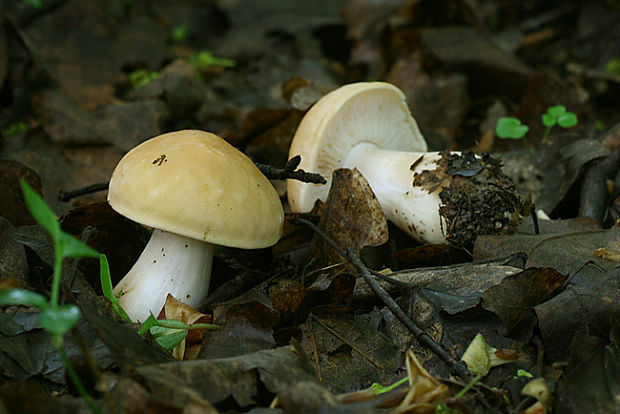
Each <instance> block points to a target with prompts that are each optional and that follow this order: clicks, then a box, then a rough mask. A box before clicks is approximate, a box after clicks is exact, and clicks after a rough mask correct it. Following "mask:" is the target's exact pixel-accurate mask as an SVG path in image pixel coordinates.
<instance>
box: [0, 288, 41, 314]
mask: <svg viewBox="0 0 620 414" xmlns="http://www.w3.org/2000/svg"><path fill="white" fill-rule="evenodd" d="M0 305H30V306H36V307H37V308H39V309H41V310H43V309H45V308H47V299H46V298H45V296H43V295H39V294H38V293H35V292H32V291H30V290H26V289H17V288H16V289H6V290H0Z"/></svg>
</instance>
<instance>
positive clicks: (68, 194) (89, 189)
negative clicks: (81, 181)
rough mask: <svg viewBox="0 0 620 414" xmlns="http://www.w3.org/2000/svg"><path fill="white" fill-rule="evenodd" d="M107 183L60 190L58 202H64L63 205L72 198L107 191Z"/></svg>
mask: <svg viewBox="0 0 620 414" xmlns="http://www.w3.org/2000/svg"><path fill="white" fill-rule="evenodd" d="M109 185H110V183H109V182H107V183H97V184H91V185H87V186H86V187H80V188H76V189H74V190H67V191H65V190H60V193H59V194H58V201H64V202H65V203H66V202H68V201H71V199H72V198H76V197H81V196H83V195H88V194H92V193H96V192H97V191H103V190H107V189H108V186H109Z"/></svg>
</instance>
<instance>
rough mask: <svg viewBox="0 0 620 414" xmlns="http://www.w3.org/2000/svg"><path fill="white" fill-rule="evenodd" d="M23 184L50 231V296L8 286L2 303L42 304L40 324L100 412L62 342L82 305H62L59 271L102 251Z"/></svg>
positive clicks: (33, 211) (37, 217)
mask: <svg viewBox="0 0 620 414" xmlns="http://www.w3.org/2000/svg"><path fill="white" fill-rule="evenodd" d="M20 185H21V187H22V192H23V194H24V200H25V202H26V206H27V207H28V210H29V211H30V214H32V217H33V218H34V219H35V220H36V222H37V223H38V224H39V225H40V226H41V227H43V228H44V229H45V230H46V231H47V232H48V233H49V234H50V236H51V238H52V242H53V244H54V253H55V261H54V271H53V279H52V291H51V294H50V298H49V300H48V299H47V298H46V297H45V296H43V295H40V294H38V293H36V292H32V291H29V290H26V289H5V290H2V291H0V305H30V306H35V307H37V308H39V310H40V312H39V324H40V325H41V327H42V328H43V329H44V330H46V331H47V332H49V333H50V334H51V337H52V344H53V345H54V348H56V351H57V352H58V354H59V355H60V357H61V358H62V361H63V363H64V365H65V368H66V370H67V373H68V374H69V377H70V378H71V381H72V382H73V384H74V385H75V388H76V389H77V390H78V392H79V393H80V394H81V395H82V397H83V398H84V400H85V401H86V403H87V404H88V406H89V407H90V409H91V410H92V411H93V412H95V413H99V409H98V408H97V406H96V405H95V403H94V402H93V400H92V399H91V397H90V395H88V392H87V391H86V389H85V388H84V386H83V385H82V382H81V381H80V378H79V376H78V375H77V373H76V372H75V370H74V369H73V366H72V365H71V362H70V361H69V359H68V358H67V355H66V353H65V349H64V346H63V337H64V334H65V333H67V332H69V331H70V330H71V329H72V328H73V327H74V326H75V325H76V324H77V323H78V321H79V320H80V316H81V312H80V308H78V307H77V306H76V305H74V304H72V303H66V304H63V305H60V304H59V293H60V275H61V270H62V263H63V261H64V259H66V258H78V257H93V258H98V257H100V255H99V253H98V252H97V251H95V250H93V249H91V248H90V247H88V246H86V245H85V244H83V243H82V242H80V241H79V240H78V239H76V238H74V237H73V236H71V235H70V234H68V233H65V232H64V231H62V230H61V229H60V224H59V223H58V219H57V218H56V216H55V215H54V213H53V212H52V210H51V209H50V207H49V206H48V205H47V204H46V203H45V201H43V199H42V198H41V196H39V194H37V193H36V191H34V190H33V189H32V188H31V187H30V186H29V185H28V184H27V183H26V182H25V181H24V180H21V181H20Z"/></svg>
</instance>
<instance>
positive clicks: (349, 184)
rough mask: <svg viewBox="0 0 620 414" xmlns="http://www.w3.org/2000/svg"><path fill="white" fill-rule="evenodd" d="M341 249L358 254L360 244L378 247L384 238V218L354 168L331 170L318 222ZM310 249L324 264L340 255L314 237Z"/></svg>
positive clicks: (375, 200) (338, 258)
mask: <svg viewBox="0 0 620 414" xmlns="http://www.w3.org/2000/svg"><path fill="white" fill-rule="evenodd" d="M319 227H321V228H322V229H323V230H324V231H325V232H326V233H327V234H328V235H329V236H330V237H331V238H332V240H334V241H335V242H336V244H338V246H340V247H341V248H343V249H346V248H349V247H350V248H351V249H353V250H354V251H355V253H357V254H360V252H361V250H362V248H363V247H364V246H379V245H381V244H383V243H385V242H387V240H388V227H387V220H386V218H385V215H384V214H383V210H382V209H381V205H380V204H379V202H378V201H377V199H376V197H375V195H374V193H373V192H372V189H371V188H370V186H369V185H368V182H367V181H366V179H365V178H364V177H363V176H362V174H361V173H360V172H359V171H357V169H353V170H349V169H344V168H343V169H338V170H336V171H334V173H333V177H332V186H331V188H330V190H329V195H328V197H327V200H326V201H325V207H324V209H323V213H322V215H321V221H320V223H319ZM312 247H313V249H315V251H317V252H318V254H317V255H316V256H318V257H321V258H323V259H324V260H325V262H326V263H328V264H330V263H337V262H339V261H342V257H340V255H339V254H338V253H337V252H336V251H335V250H334V249H332V248H331V247H329V245H328V244H327V243H325V242H324V241H323V240H322V239H319V238H318V237H315V239H314V241H313V246H312Z"/></svg>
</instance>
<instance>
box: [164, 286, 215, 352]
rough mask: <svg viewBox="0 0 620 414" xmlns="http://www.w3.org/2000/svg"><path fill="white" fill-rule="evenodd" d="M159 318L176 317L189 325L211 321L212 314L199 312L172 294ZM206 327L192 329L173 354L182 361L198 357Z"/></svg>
mask: <svg viewBox="0 0 620 414" xmlns="http://www.w3.org/2000/svg"><path fill="white" fill-rule="evenodd" d="M157 319H175V320H178V321H182V322H185V323H186V324H188V325H191V324H194V323H211V315H205V314H204V313H200V312H198V310H196V309H194V308H193V307H191V306H189V305H187V304H185V303H183V302H181V301H179V300H177V299H176V298H174V297H173V296H172V295H171V294H168V296H166V303H164V307H163V308H162V310H161V312H160V313H159V316H158V317H157ZM204 332H205V329H191V330H189V332H188V333H187V336H186V337H185V339H183V341H181V343H180V344H178V345H177V346H175V347H174V349H173V350H172V356H173V357H174V358H175V359H178V360H180V361H183V360H190V359H196V358H198V352H200V342H201V341H202V336H203V334H204Z"/></svg>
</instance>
